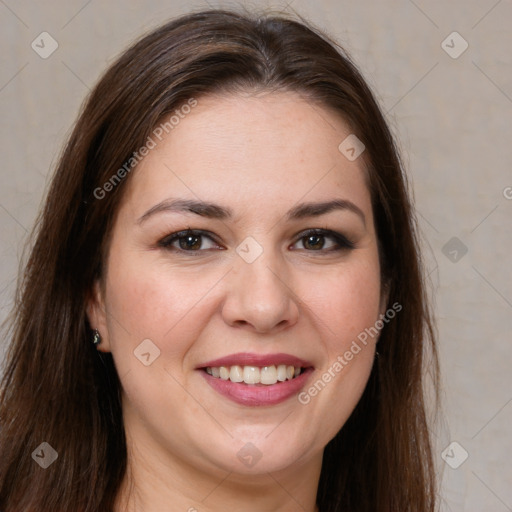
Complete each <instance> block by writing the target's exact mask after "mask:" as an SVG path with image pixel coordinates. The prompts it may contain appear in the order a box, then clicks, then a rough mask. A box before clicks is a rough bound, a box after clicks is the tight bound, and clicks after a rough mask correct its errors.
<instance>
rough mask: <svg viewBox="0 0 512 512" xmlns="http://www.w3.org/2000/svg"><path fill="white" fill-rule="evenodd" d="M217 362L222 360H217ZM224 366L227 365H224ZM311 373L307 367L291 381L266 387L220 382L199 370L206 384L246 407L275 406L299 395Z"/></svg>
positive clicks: (310, 369) (220, 380)
mask: <svg viewBox="0 0 512 512" xmlns="http://www.w3.org/2000/svg"><path fill="white" fill-rule="evenodd" d="M219 361H222V360H221V359H219ZM212 363H215V364H214V365H213V364H212V366H217V364H218V363H217V361H212ZM253 364H255V363H253ZM273 364H275V363H273ZM281 364H285V363H281ZM223 365H224V364H221V365H220V366H223ZM208 366H210V364H208ZM226 366H229V365H228V364H226ZM267 366H268V365H267ZM296 366H299V365H296ZM312 372H313V368H312V367H309V368H307V369H306V370H305V371H304V372H303V373H301V374H300V375H299V376H298V377H295V378H294V379H292V380H286V381H284V382H278V383H277V384H272V385H270V386H268V385H265V384H244V383H239V382H231V381H230V380H222V379H219V378H216V377H212V376H211V375H209V374H208V373H206V371H203V370H201V374H202V375H203V377H204V378H205V379H206V382H208V384H210V386H211V387H212V388H213V389H214V390H215V391H217V392H218V393H220V394H221V395H223V396H225V397H226V398H229V399H230V400H232V401H233V402H236V403H238V404H241V405H247V406H262V405H275V404H278V403H281V402H284V401H285V400H288V399H289V398H291V397H292V396H294V395H296V394H298V393H299V391H300V390H301V389H302V388H303V387H304V386H305V384H306V382H307V380H308V379H309V376H310V375H311V373H312Z"/></svg>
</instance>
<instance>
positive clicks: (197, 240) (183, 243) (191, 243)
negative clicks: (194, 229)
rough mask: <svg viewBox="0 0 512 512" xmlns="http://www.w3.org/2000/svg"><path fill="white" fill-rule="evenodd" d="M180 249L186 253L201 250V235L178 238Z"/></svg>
mask: <svg viewBox="0 0 512 512" xmlns="http://www.w3.org/2000/svg"><path fill="white" fill-rule="evenodd" d="M178 242H179V246H180V249H183V250H184V251H190V250H194V251H195V250H197V249H200V248H201V244H202V240H201V235H199V236H198V235H187V236H181V237H179V238H178Z"/></svg>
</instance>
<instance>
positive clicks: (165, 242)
mask: <svg viewBox="0 0 512 512" xmlns="http://www.w3.org/2000/svg"><path fill="white" fill-rule="evenodd" d="M158 245H159V246H160V247H164V248H165V249H169V250H177V251H186V252H198V251H205V250H208V249H222V247H220V246H219V244H217V243H216V242H215V240H214V239H213V238H212V237H211V236H210V235H209V234H207V233H206V232H204V231H201V230H197V229H187V230H185V231H178V232H176V233H171V234H170V235H168V236H166V237H165V238H163V239H162V240H160V242H158Z"/></svg>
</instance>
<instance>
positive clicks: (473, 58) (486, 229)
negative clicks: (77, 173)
mask: <svg viewBox="0 0 512 512" xmlns="http://www.w3.org/2000/svg"><path fill="white" fill-rule="evenodd" d="M208 5H210V6H223V7H229V6H232V5H236V4H233V3H228V2H220V3H216V2H213V1H211V0H210V1H208V2H206V1H196V2H191V1H177V0H172V1H163V0H152V1H151V2H149V1H132V2H129V3H128V2H121V1H120V0H113V1H110V2H100V1H99V0H92V1H89V2H87V1H85V0H72V1H64V0H60V1H57V0H53V1H51V2H44V3H43V2H41V3H36V2H34V1H32V2H29V1H25V0H22V1H15V0H0V44H1V48H2V51H1V53H0V59H1V67H0V114H1V119H2V122H1V124H0V130H1V134H0V141H1V142H0V144H1V146H0V147H1V164H2V165H1V172H0V262H1V270H0V320H2V319H3V318H5V316H6V314H7V312H8V311H9V308H10V306H11V302H12V294H13V291H14V285H15V279H16V274H17V269H18V264H19V261H20V258H21V254H22V249H23V247H24V245H25V244H26V243H27V242H30V240H28V238H29V237H28V233H29V232H30V228H31V226H32V224H33V222H34V219H35V216H36V214H37V211H38V208H39V206H40V204H41V201H42V198H43V196H44V192H45V189H46V186H47V184H48V179H49V176H50V172H51V170H53V166H54V164H55V162H56V160H57V157H58V155H59V152H60V150H61V147H62V144H63V142H64V139H65V137H66V135H67V134H68V133H69V130H70V128H71V126H72V123H73V121H74V119H75V117H76V114H77V112H78V109H79V107H80V105H81V103H82V101H83V99H84V97H85V96H86V94H87V93H88V92H89V89H90V88H91V87H92V86H93V84H94V83H95V82H96V80H97V78H98V77H99V74H100V73H101V71H102V70H104V69H105V68H106V66H107V65H108V64H109V63H110V62H112V60H113V58H114V57H115V56H116V55H117V54H118V53H119V52H120V51H121V50H122V49H123V48H124V47H125V46H126V45H127V44H128V43H129V42H130V41H131V40H133V39H134V38H135V37H137V36H139V35H140V34H141V33H142V32H144V31H146V30H148V29H150V28H152V27H154V26H156V25H158V24H160V23H161V22H163V21H165V20H167V19H168V18H170V17H172V16H175V15H178V14H181V13H184V12H186V11H188V10H189V9H191V8H205V7H208ZM245 5H248V6H251V5H252V6H259V7H268V6H271V7H274V8H278V9H283V10H295V11H297V12H299V13H301V14H302V15H304V16H305V17H307V18H309V19H311V20H312V21H313V23H315V24H316V25H317V26H319V27H320V28H322V29H324V30H326V31H327V32H328V33H329V34H330V35H331V36H332V37H334V38H336V39H337V40H339V41H340V42H341V43H342V44H343V45H344V46H345V47H346V48H347V49H348V50H349V51H350V52H351V53H352V55H353V57H354V58H355V60H356V62H357V63H358V64H359V66H360V67H361V69H362V70H363V73H364V74H365V76H366V77H367V79H368V80H369V82H370V84H371V85H372V86H373V88H374V89H375V90H376V91H377V94H378V97H379V100H380V101H381V104H382V106H383V108H384V110H385V111H386V112H387V115H388V119H389V121H390V123H391V126H392V127H393V130H394V132H395V133H396V135H397V137H398V140H399V143H400V146H401V148H402V150H403V153H404V160H405V163H406V165H407V168H408V169H409V173H410V176H411V180H412V183H413V188H414V192H415V197H416V205H417V210H418V218H419V222H420V226H421V231H422V236H423V240H424V246H425V257H426V261H427V267H428V271H429V273H430V278H431V280H432V284H433V295H434V297H435V310H436V316H437V320H438V326H439V335H440V336H439V342H440V353H441V362H442V369H443V379H444V385H443V397H444V418H445V419H444V421H443V422H441V423H440V424H439V426H438V427H437V428H436V429H435V430H434V432H433V433H434V436H435V438H436V442H437V445H438V446H437V452H436V457H437V460H438V463H439V471H440V472H442V475H443V488H442V496H443V504H442V509H443V510H446V511H448V510H450V511H454V512H456V511H467V512H475V511H483V510H492V511H495V512H501V511H503V512H505V511H507V510H509V511H512V485H511V483H512V435H511V425H512V403H511V402H512V385H511V384H512V379H511V375H512V372H511V371H510V364H511V362H512V344H511V336H510V333H511V332H512V319H511V317H512V315H511V313H512V284H511V279H510V277H511V271H510V264H509V255H510V254H511V253H512V241H511V234H512V233H511V231H512V230H511V213H512V188H510V187H512V172H511V166H510V164H511V162H512V140H511V134H512V129H511V114H512V52H511V50H512V2H511V1H510V0H508V1H507V0H501V1H496V0H485V1H484V0H482V1H479V2H477V1H475V0H471V1H469V0H467V1H452V2H444V1H439V0H436V1H430V2H427V1H425V0H416V1H412V0H386V1H381V2H369V1H366V2H356V1H350V0H338V1H335V0H321V1H317V2H306V1H304V0H292V1H291V2H290V3H289V5H288V6H287V4H286V3H285V2H281V3H279V2H270V3H264V2H254V3H251V4H248V3H246V4H245ZM44 31H46V32H48V33H49V34H51V36H52V37H53V38H54V39H55V40H56V41H57V43H58V45H59V46H58V49H57V50H56V51H55V52H54V53H53V54H52V55H51V56H49V57H48V58H46V59H43V58H41V57H40V56H39V55H38V53H36V51H34V50H33V49H32V48H31V43H32V41H34V40H35V42H36V43H38V44H39V45H40V46H42V44H41V42H40V41H41V37H38V36H39V34H41V33H42V32H44ZM454 31H457V32H458V33H459V34H460V35H461V36H462V38H463V39H464V40H465V41H467V43H468V44H469V46H468V48H467V50H466V51H465V52H464V53H462V54H461V55H460V56H458V57H457V58H453V57H452V56H450V55H449V54H448V53H447V51H448V52H451V53H452V55H455V54H456V53H458V52H459V51H460V50H461V49H463V45H464V41H462V40H460V39H457V36H450V37H448V36H449V35H450V34H451V33H452V32H454ZM44 37H46V36H44ZM447 37H448V39H447ZM445 40H446V42H445V43H444V44H443V45H442V42H443V41H445ZM45 41H46V42H45V50H44V51H47V50H48V48H49V40H48V39H45ZM445 50H447V51H445ZM39 51H40V52H41V51H43V49H42V48H40V49H39ZM454 237H456V239H455V240H452V238H454ZM450 240H451V242H450ZM446 244H448V245H446ZM466 249H467V253H466V254H463V253H464V251H465V250H466ZM0 348H1V347H0ZM0 357H1V354H0ZM453 441H456V442H457V443H458V445H456V446H455V447H453V445H452V446H451V447H450V448H449V449H448V450H447V451H445V452H444V454H445V455H444V457H445V459H446V461H447V463H445V461H444V459H443V458H442V456H441V454H442V452H443V450H445V448H447V446H448V445H449V444H450V443H451V442H453ZM465 452H467V453H468V455H469V456H468V458H467V460H465V461H464V462H463V463H462V464H461V462H462V460H463V458H464V456H465ZM448 462H449V463H450V465H449V464H448ZM459 464H460V466H459V467H458V468H457V469H453V468H452V467H451V466H457V465H459Z"/></svg>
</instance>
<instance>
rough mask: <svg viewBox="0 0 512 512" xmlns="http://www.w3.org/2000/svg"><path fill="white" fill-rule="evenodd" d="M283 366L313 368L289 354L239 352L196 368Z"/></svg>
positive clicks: (307, 362)
mask: <svg viewBox="0 0 512 512" xmlns="http://www.w3.org/2000/svg"><path fill="white" fill-rule="evenodd" d="M280 364H285V365H287V366H299V367H303V368H308V367H310V366H313V365H312V364H311V363H310V362H309V361H306V360H304V359H301V358H299V357H296V356H292V355H291V354H283V353H279V354H255V353H251V352H240V353H238V354H231V355H229V356H225V357H220V358H219V359H212V360H211V361H207V362H205V363H202V364H200V365H199V366H198V368H206V367H208V366H209V367H214V368H218V367H220V366H235V365H239V366H272V365H275V366H278V365H280Z"/></svg>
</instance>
